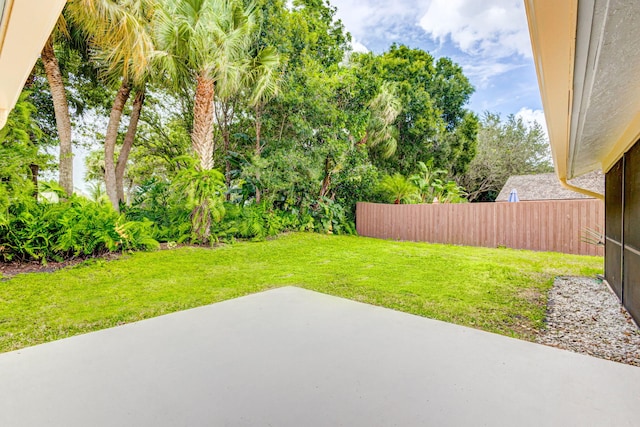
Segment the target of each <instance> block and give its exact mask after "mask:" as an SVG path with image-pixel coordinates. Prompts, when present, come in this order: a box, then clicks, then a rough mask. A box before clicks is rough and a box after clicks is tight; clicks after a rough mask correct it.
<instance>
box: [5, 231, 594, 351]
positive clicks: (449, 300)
mask: <svg viewBox="0 0 640 427" xmlns="http://www.w3.org/2000/svg"><path fill="white" fill-rule="evenodd" d="M602 267H603V262H602V258H599V257H585V256H572V255H565V254H558V253H543V252H530V251H522V250H510V249H489V248H474V247H460V246H449V245H434V244H426V243H412V242H393V241H384V240H377V239H370V238H363V237H356V236H335V235H334V236H330V235H320V234H313V233H292V234H285V235H281V236H279V237H277V238H275V239H273V240H267V241H261V242H240V243H235V244H227V245H222V246H218V247H215V248H213V249H209V248H197V247H181V248H177V249H172V250H163V251H156V252H138V253H133V254H130V255H124V256H122V257H121V258H120V259H118V260H114V261H109V262H106V261H104V260H101V259H95V260H92V261H87V262H85V263H84V264H82V265H79V266H76V267H72V268H69V269H65V270H60V271H57V272H55V273H34V274H24V275H18V276H15V277H13V278H10V279H8V280H2V281H0V351H9V350H14V349H18V348H22V347H25V346H30V345H34V344H38V343H43V342H47V341H52V340H56V339H60V338H64V337H68V336H72V335H76V334H80V333H85V332H89V331H94V330H98V329H102V328H107V327H111V326H116V325H120V324H123V323H127V322H133V321H137V320H141V319H145V318H149V317H154V316H158V315H162V314H165V313H170V312H174V311H178V310H183V309H187V308H191V307H197V306H201V305H205V304H210V303H214V302H217V301H222V300H226V299H230V298H235V297H238V296H241V295H246V294H250V293H254V292H259V291H263V290H266V289H271V288H275V287H279V286H288V285H290V286H299V287H303V288H307V289H312V290H315V291H319V292H323V293H327V294H331V295H336V296H340V297H345V298H349V299H352V300H356V301H361V302H366V303H370V304H375V305H379V306H384V307H389V308H392V309H396V310H401V311H405V312H408V313H413V314H417V315H420V316H427V317H431V318H434V319H440V320H444V321H447V322H453V323H457V324H461V325H467V326H472V327H475V328H480V329H484V330H487V331H491V332H497V333H501V334H505V335H508V336H513V337H518V338H524V339H533V338H534V337H535V334H536V331H537V330H538V329H539V328H541V326H542V324H543V319H544V315H545V309H546V291H547V290H548V289H549V288H550V287H551V285H552V282H553V278H554V277H555V276H558V275H583V276H594V275H595V274H597V273H601V272H602Z"/></svg>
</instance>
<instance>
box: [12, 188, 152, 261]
mask: <svg viewBox="0 0 640 427" xmlns="http://www.w3.org/2000/svg"><path fill="white" fill-rule="evenodd" d="M63 191H64V190H62V189H61V188H58V189H57V191H56V192H63ZM151 225H152V223H151V221H149V220H143V221H131V220H128V219H127V218H126V217H125V216H124V215H121V214H118V213H117V212H116V211H115V210H113V208H112V207H111V205H110V204H109V203H104V202H94V201H91V200H88V199H86V198H84V197H80V196H76V195H73V196H71V197H69V198H68V199H67V200H64V201H61V202H58V203H51V202H48V201H40V202H39V201H36V200H35V199H34V198H32V197H19V198H16V199H14V200H12V202H11V203H10V204H9V205H8V206H7V207H6V209H3V210H2V212H0V259H1V260H3V261H12V260H18V261H30V260H36V261H42V262H46V261H51V260H54V261H62V260H64V259H71V258H77V257H89V256H94V255H100V254H104V253H106V252H115V251H126V250H138V249H155V248H157V247H158V242H157V241H156V240H155V239H153V237H152V230H151Z"/></svg>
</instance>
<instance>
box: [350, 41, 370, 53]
mask: <svg viewBox="0 0 640 427" xmlns="http://www.w3.org/2000/svg"><path fill="white" fill-rule="evenodd" d="M351 50H352V51H354V52H358V53H369V49H368V48H367V47H366V46H365V45H363V44H362V43H360V42H359V41H358V40H357V39H355V38H354V39H353V40H352V41H351Z"/></svg>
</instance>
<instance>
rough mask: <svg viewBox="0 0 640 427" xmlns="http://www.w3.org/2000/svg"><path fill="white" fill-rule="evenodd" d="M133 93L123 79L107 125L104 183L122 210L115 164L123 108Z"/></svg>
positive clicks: (109, 194)
mask: <svg viewBox="0 0 640 427" xmlns="http://www.w3.org/2000/svg"><path fill="white" fill-rule="evenodd" d="M130 94H131V86H129V83H128V82H127V81H126V80H122V84H121V85H120V89H118V93H117V94H116V99H115V100H114V101H113V106H112V107H111V114H110V115H109V124H108V125H107V133H106V135H105V138H104V185H105V188H106V193H107V196H109V200H110V201H111V205H112V206H113V208H114V209H115V210H116V211H119V210H120V206H119V203H118V187H117V184H116V165H115V159H114V156H115V151H116V142H117V140H118V127H119V126H120V120H121V119H122V110H124V106H125V104H126V103H127V100H128V99H129V95H130Z"/></svg>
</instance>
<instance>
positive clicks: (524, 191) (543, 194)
mask: <svg viewBox="0 0 640 427" xmlns="http://www.w3.org/2000/svg"><path fill="white" fill-rule="evenodd" d="M569 183H570V184H572V185H575V186H576V187H580V188H585V189H587V190H590V191H593V192H596V193H600V194H604V174H602V173H601V172H591V173H588V174H586V175H583V176H581V177H578V178H575V179H572V180H570V181H569ZM514 188H515V189H516V190H517V191H518V198H519V199H520V200H558V199H590V198H591V197H588V196H585V195H584V194H580V193H576V192H575V191H571V190H569V189H567V188H564V187H563V186H562V184H560V181H559V180H558V177H557V176H556V174H555V173H543V174H539V175H515V176H512V177H510V178H509V179H508V180H507V183H506V184H505V185H504V187H502V191H500V194H499V195H498V197H497V198H496V202H506V201H508V200H509V193H511V190H513V189H514Z"/></svg>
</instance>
